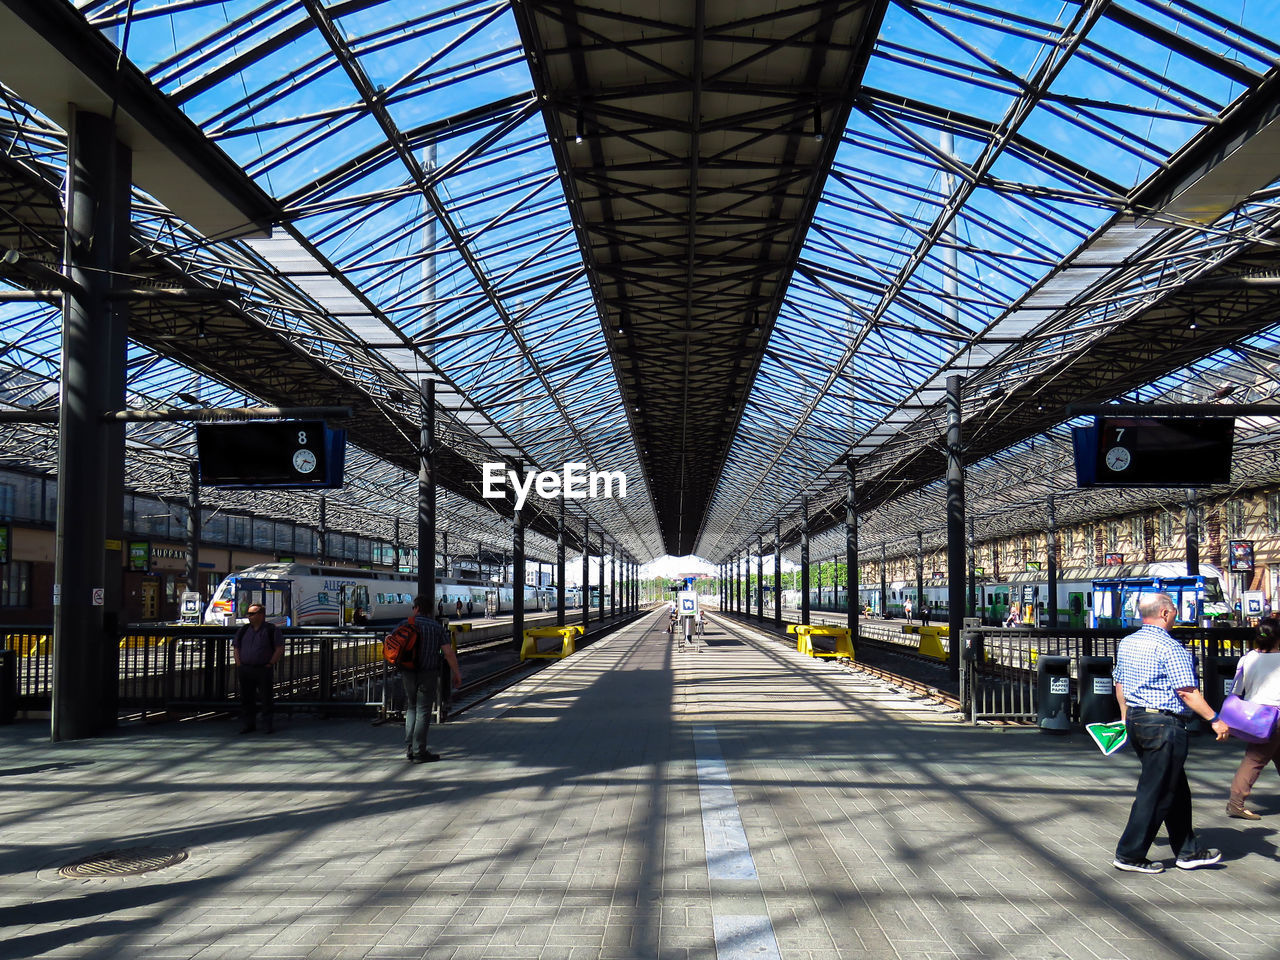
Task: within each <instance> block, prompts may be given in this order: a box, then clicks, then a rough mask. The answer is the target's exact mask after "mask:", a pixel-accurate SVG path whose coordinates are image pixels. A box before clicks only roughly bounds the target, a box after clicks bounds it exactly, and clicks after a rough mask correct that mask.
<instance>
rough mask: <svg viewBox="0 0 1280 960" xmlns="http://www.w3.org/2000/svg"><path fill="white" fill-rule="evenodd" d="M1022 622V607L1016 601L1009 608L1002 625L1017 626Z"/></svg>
mask: <svg viewBox="0 0 1280 960" xmlns="http://www.w3.org/2000/svg"><path fill="white" fill-rule="evenodd" d="M1021 624H1022V608H1021V607H1020V606H1018V605H1017V604H1016V603H1015V604H1014V605H1013V606H1012V607H1010V608H1009V615H1008V616H1007V617H1005V618H1004V626H1006V627H1017V626H1020V625H1021Z"/></svg>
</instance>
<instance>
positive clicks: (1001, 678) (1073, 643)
mask: <svg viewBox="0 0 1280 960" xmlns="http://www.w3.org/2000/svg"><path fill="white" fill-rule="evenodd" d="M769 613H770V612H769V611H767V612H766V616H765V618H764V620H763V621H761V620H760V619H759V618H757V617H756V616H755V615H754V614H753V613H752V614H748V615H742V614H734V613H730V616H731V617H732V618H734V619H740V620H742V621H743V622H748V623H753V624H760V625H764V626H768V625H769V624H771V623H772V622H773V619H772V617H771V616H770V615H769ZM796 613H797V612H796V611H793V610H791V609H789V608H785V607H784V608H783V622H784V623H794V622H796V620H797V616H796ZM809 619H810V622H811V623H814V624H824V623H825V624H834V625H843V624H845V623H846V622H847V621H846V618H845V617H844V616H843V615H829V616H822V615H821V614H811V615H810V618H809ZM926 630H927V632H929V634H930V641H931V642H930V643H929V644H928V649H927V650H926V645H925V644H924V643H923V642H922V638H921V634H922V633H923V632H925V631H926ZM858 632H859V638H858V641H857V642H855V644H854V649H855V656H856V650H857V648H858V645H859V644H860V643H862V644H865V643H867V642H868V641H870V642H871V643H872V644H874V645H875V646H877V647H878V648H880V649H889V650H893V651H895V652H897V653H900V654H902V655H904V656H908V657H916V658H919V659H923V660H930V661H934V662H944V663H945V662H946V661H947V660H948V659H949V657H950V652H951V642H950V639H949V638H948V637H947V636H946V634H945V630H943V631H935V630H931V629H928V628H919V627H915V626H912V625H907V624H904V623H903V622H902V621H894V620H866V619H861V618H860V619H859V621H858ZM1132 632H1133V630H1132V628H1126V629H1109V630H1083V629H1059V630H1048V629H1043V628H1042V629H1035V628H1031V627H1010V628H1005V627H990V626H987V627H979V628H971V629H966V630H965V649H964V656H963V657H962V659H961V662H960V699H961V702H962V703H963V705H964V712H965V715H966V716H967V717H968V718H969V719H970V721H972V722H975V723H976V722H978V721H983V720H986V721H1010V722H1021V723H1034V722H1036V718H1037V712H1038V707H1039V704H1038V691H1037V682H1038V680H1037V672H1036V669H1037V663H1038V661H1039V658H1040V657H1041V656H1059V657H1066V658H1067V660H1068V676H1069V678H1070V684H1071V691H1070V692H1071V701H1072V703H1077V701H1078V697H1077V692H1078V688H1077V676H1078V673H1079V664H1080V659H1081V658H1082V657H1106V658H1109V659H1111V660H1112V661H1114V660H1115V655H1116V647H1117V645H1118V644H1119V642H1120V640H1121V639H1122V638H1123V637H1125V636H1127V635H1129V634H1131V633H1132ZM1172 632H1173V635H1174V636H1175V637H1177V638H1178V639H1179V640H1181V641H1182V642H1183V643H1185V644H1186V645H1187V646H1188V648H1189V649H1190V650H1191V652H1192V654H1193V656H1194V657H1195V658H1196V662H1197V667H1198V671H1197V672H1198V675H1199V677H1200V685H1201V689H1202V690H1203V691H1204V692H1205V696H1206V697H1207V698H1208V699H1209V700H1210V702H1211V703H1219V702H1221V700H1222V696H1223V694H1224V693H1225V684H1227V683H1229V682H1230V678H1231V677H1232V676H1234V675H1235V669H1234V667H1235V660H1236V659H1237V658H1239V657H1241V656H1243V654H1244V652H1245V651H1246V650H1247V649H1248V647H1249V643H1250V641H1251V639H1252V638H1253V637H1254V635H1255V631H1254V630H1253V629H1252V628H1248V627H1175V628H1174V629H1173V631H1172ZM1224 669H1225V673H1224ZM1215 684H1216V685H1217V686H1214V685H1215Z"/></svg>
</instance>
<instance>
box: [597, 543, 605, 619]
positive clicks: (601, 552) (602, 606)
mask: <svg viewBox="0 0 1280 960" xmlns="http://www.w3.org/2000/svg"><path fill="white" fill-rule="evenodd" d="M596 619H597V620H603V619H604V531H603V530H601V531H600V609H599V613H598V614H597V615H596Z"/></svg>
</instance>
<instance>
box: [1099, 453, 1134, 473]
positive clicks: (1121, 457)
mask: <svg viewBox="0 0 1280 960" xmlns="http://www.w3.org/2000/svg"><path fill="white" fill-rule="evenodd" d="M1132 459H1133V455H1132V454H1131V453H1129V451H1128V450H1126V449H1125V448H1124V447H1112V448H1111V449H1110V450H1108V451H1107V458H1106V462H1107V469H1108V470H1114V471H1115V472H1116V473H1119V472H1120V471H1121V470H1124V469H1125V468H1126V467H1128V466H1129V462H1130V461H1131V460H1132Z"/></svg>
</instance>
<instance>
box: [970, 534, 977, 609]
mask: <svg viewBox="0 0 1280 960" xmlns="http://www.w3.org/2000/svg"><path fill="white" fill-rule="evenodd" d="M977 551H978V545H977V541H976V539H975V538H974V532H973V517H969V616H971V617H976V616H977V615H978V553H977Z"/></svg>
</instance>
